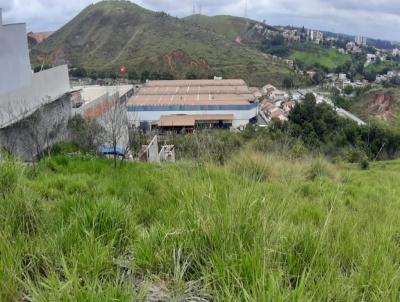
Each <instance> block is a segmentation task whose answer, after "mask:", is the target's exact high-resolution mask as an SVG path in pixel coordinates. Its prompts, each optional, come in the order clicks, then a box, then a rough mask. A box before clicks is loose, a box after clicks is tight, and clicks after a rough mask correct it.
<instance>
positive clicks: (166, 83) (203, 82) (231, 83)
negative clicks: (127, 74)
mask: <svg viewBox="0 0 400 302" xmlns="http://www.w3.org/2000/svg"><path fill="white" fill-rule="evenodd" d="M223 85H225V86H237V85H239V86H241V85H246V82H245V81H243V80H241V79H229V80H165V81H149V82H147V83H146V84H145V86H146V87H170V86H175V87H182V86H223Z"/></svg>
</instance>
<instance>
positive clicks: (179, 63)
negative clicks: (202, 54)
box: [162, 49, 210, 71]
mask: <svg viewBox="0 0 400 302" xmlns="http://www.w3.org/2000/svg"><path fill="white" fill-rule="evenodd" d="M162 60H163V63H164V65H165V66H166V67H167V68H168V69H170V70H173V71H182V70H185V69H188V68H194V69H202V70H208V69H210V65H209V64H208V62H207V60H206V59H205V58H198V59H194V58H192V57H190V56H189V55H188V54H187V53H186V52H185V51H183V50H181V49H178V50H174V51H172V52H171V53H167V54H165V55H164V56H163V58H162Z"/></svg>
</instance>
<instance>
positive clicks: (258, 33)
mask: <svg viewBox="0 0 400 302" xmlns="http://www.w3.org/2000/svg"><path fill="white" fill-rule="evenodd" d="M183 20H185V21H186V22H188V23H191V24H194V25H197V26H199V27H201V28H205V29H207V30H209V31H212V32H215V33H217V34H220V35H222V36H224V37H225V38H227V39H229V40H231V41H235V42H237V43H240V44H245V45H250V46H253V47H254V46H255V47H259V46H260V45H261V43H262V41H263V40H264V39H265V38H266V37H268V34H269V33H270V32H278V30H277V29H276V28H275V27H273V26H269V25H266V24H263V23H260V22H258V21H255V20H251V19H247V18H241V17H235V16H212V17H209V16H204V15H192V16H189V17H186V18H184V19H183Z"/></svg>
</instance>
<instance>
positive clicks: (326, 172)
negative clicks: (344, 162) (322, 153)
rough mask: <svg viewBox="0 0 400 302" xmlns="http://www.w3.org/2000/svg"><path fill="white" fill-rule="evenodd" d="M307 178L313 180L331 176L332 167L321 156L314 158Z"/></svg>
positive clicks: (332, 174)
mask: <svg viewBox="0 0 400 302" xmlns="http://www.w3.org/2000/svg"><path fill="white" fill-rule="evenodd" d="M307 176H308V179H310V180H315V179H316V178H319V177H329V178H331V177H333V176H334V171H333V169H332V167H331V166H330V165H329V164H328V162H326V161H325V160H323V159H322V158H317V159H314V160H313V161H312V162H311V166H310V168H309V170H308V173H307Z"/></svg>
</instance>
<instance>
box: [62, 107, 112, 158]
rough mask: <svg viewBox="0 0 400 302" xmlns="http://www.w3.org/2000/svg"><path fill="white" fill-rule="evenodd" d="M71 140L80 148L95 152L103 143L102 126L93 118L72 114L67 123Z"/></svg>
mask: <svg viewBox="0 0 400 302" xmlns="http://www.w3.org/2000/svg"><path fill="white" fill-rule="evenodd" d="M68 129H69V131H70V133H71V139H72V141H73V142H74V143H75V144H77V145H78V146H79V147H80V148H81V149H82V150H84V151H87V152H96V151H97V150H98V149H99V148H100V147H101V146H102V145H103V144H104V139H105V138H104V135H103V133H104V131H105V129H104V127H102V126H101V125H100V123H99V122H98V121H96V120H94V119H84V118H83V117H82V116H81V115H76V116H74V117H73V118H72V119H71V120H70V121H69V123H68Z"/></svg>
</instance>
